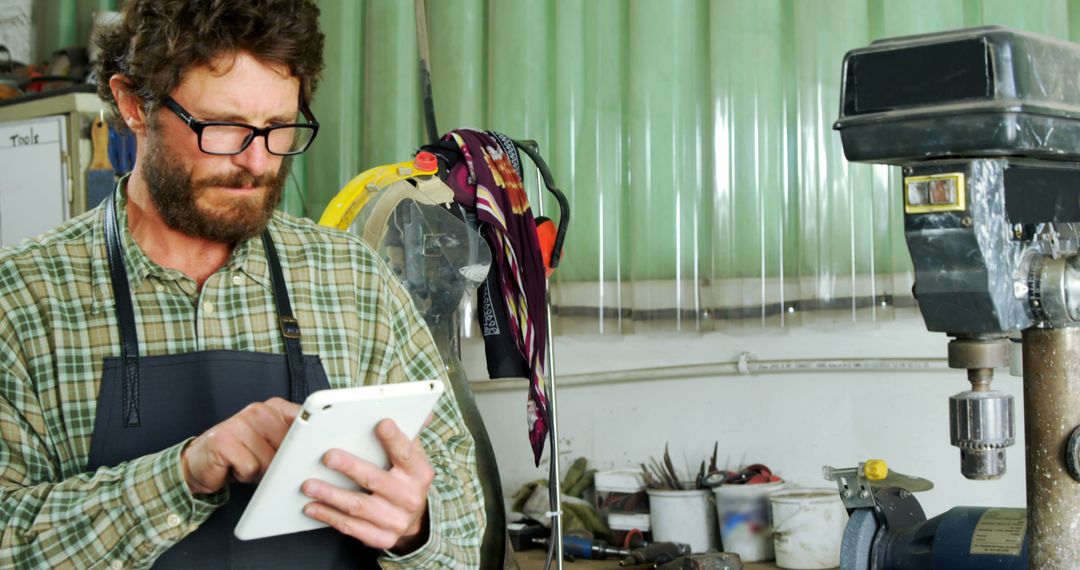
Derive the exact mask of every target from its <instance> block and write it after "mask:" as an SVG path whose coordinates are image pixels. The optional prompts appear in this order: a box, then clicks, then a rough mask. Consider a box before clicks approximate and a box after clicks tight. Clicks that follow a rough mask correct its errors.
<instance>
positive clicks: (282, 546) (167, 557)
mask: <svg viewBox="0 0 1080 570" xmlns="http://www.w3.org/2000/svg"><path fill="white" fill-rule="evenodd" d="M97 41H98V43H99V45H100V47H101V55H100V58H99V60H100V62H101V63H100V65H99V70H98V72H99V73H98V74H99V78H100V79H99V81H100V86H99V94H100V95H101V97H102V98H103V99H104V100H105V101H106V102H107V103H108V104H109V105H110V106H111V107H112V110H113V112H114V115H115V117H116V119H117V122H118V124H119V125H121V126H123V127H126V128H127V129H130V130H131V131H132V132H133V133H134V134H135V137H136V141H137V159H136V163H135V168H134V171H133V172H132V173H131V174H130V176H127V177H125V178H124V179H122V180H121V181H120V182H119V184H118V185H117V188H116V192H115V193H114V195H113V196H112V197H110V198H108V199H106V200H105V201H104V202H103V204H102V205H101V206H99V207H97V208H95V209H94V210H91V211H89V212H87V213H85V214H83V215H81V216H78V217H76V218H73V219H71V220H69V221H68V222H66V223H64V224H63V225H61V226H60V227H58V228H56V229H55V230H52V231H50V232H48V233H46V234H44V235H42V236H40V237H38V238H36V239H33V240H29V241H25V242H23V243H22V244H20V245H18V246H17V247H14V248H11V249H7V250H4V251H2V252H0V320H2V324H3V326H2V327H0V524H2V530H0V533H2V534H0V566H3V567H11V566H15V567H20V568H97V567H111V568H147V567H151V566H153V567H155V568H241V567H242V568H299V567H303V568H338V567H341V568H346V567H348V568H359V567H365V565H374V564H375V563H376V561H377V562H378V563H379V564H381V565H382V566H383V567H386V568H417V567H433V566H441V567H455V568H461V567H469V566H475V565H476V564H477V563H478V557H479V546H480V537H481V536H482V533H483V525H484V516H483V513H484V511H483V499H482V494H481V492H480V487H479V483H478V481H477V479H476V473H475V466H474V459H473V442H472V439H471V437H470V436H469V434H468V432H467V431H466V429H465V428H464V424H463V422H462V420H461V416H460V413H459V411H458V408H457V406H456V404H455V402H454V401H453V397H452V395H451V391H450V390H447V391H446V393H445V395H444V396H443V399H442V400H441V401H440V403H439V405H438V406H437V408H436V411H435V413H434V415H433V419H432V421H431V422H430V424H429V425H428V427H426V428H425V429H424V431H423V432H422V433H421V435H420V436H419V437H418V438H417V439H416V440H409V439H408V438H407V437H406V436H405V435H404V434H403V433H402V432H401V431H400V430H398V428H397V426H395V425H394V423H393V422H392V421H384V422H382V423H380V424H379V426H378V428H377V430H376V433H377V435H378V437H379V438H380V439H381V441H382V442H383V445H384V447H385V448H386V450H387V454H388V456H389V457H390V458H391V463H392V465H391V467H390V468H389V469H383V468H381V466H377V465H373V464H370V463H368V462H365V461H363V460H361V459H359V458H357V457H354V456H352V455H350V454H348V453H345V452H343V451H341V450H330V451H328V452H327V453H326V455H325V456H324V458H323V460H324V463H325V464H326V465H327V467H329V468H331V469H335V470H337V471H340V472H341V473H343V474H345V475H346V476H348V477H349V478H350V479H351V480H353V481H355V482H356V483H357V484H358V485H359V486H360V487H362V488H363V489H366V490H368V492H366V493H361V492H355V491H352V490H347V489H343V488H339V487H336V486H334V485H331V484H329V483H326V482H324V481H320V480H315V479H312V480H308V481H305V482H302V484H301V483H298V491H300V492H303V493H304V494H306V495H307V496H308V497H310V503H309V504H308V505H307V506H306V507H305V510H304V513H305V514H306V515H307V516H310V517H312V518H314V519H316V520H319V521H322V522H325V523H327V524H328V525H329V527H327V528H324V529H321V530H316V531H310V532H305V533H296V534H292V535H286V536H280V537H272V538H266V539H262V540H256V541H250V542H242V541H239V540H237V539H235V538H234V537H233V534H232V533H233V528H234V526H235V524H236V521H237V519H238V518H239V516H240V514H241V513H242V512H243V510H244V507H245V505H246V503H247V501H248V500H249V499H250V497H251V494H252V491H253V487H254V485H253V483H255V482H257V481H258V480H259V478H260V477H261V476H262V475H263V473H264V472H265V471H266V469H267V467H268V465H269V464H270V461H271V460H272V459H273V457H274V454H275V451H276V449H277V447H278V445H279V444H280V442H281V440H282V438H283V437H284V435H285V433H286V431H287V430H288V428H289V425H290V424H291V422H292V421H293V419H294V418H295V416H296V414H297V410H298V409H299V404H300V403H301V402H302V401H303V399H304V397H305V396H306V395H307V394H309V393H310V392H312V391H314V390H319V389H324V388H341V387H350V386H359V385H366V384H379V383H385V382H403V381H416V380H426V379H431V378H441V379H445V372H444V368H443V365H442V363H441V361H440V359H439V356H438V353H437V351H436V349H435V346H434V343H433V342H432V339H431V336H430V333H429V332H428V330H427V329H426V328H425V326H424V324H423V320H422V319H421V318H420V316H419V315H418V313H417V311H416V309H415V308H414V307H413V305H412V303H411V301H410V299H409V296H408V294H407V293H406V292H405V291H404V289H403V288H402V287H401V286H400V285H399V284H398V282H397V281H396V280H395V278H394V277H393V276H392V275H391V274H390V273H389V271H388V270H387V269H386V267H385V266H384V265H383V264H382V263H381V262H380V261H379V260H378V258H377V257H376V256H375V255H374V254H373V253H372V251H371V250H370V249H368V248H366V247H365V246H364V245H363V244H362V243H361V241H360V240H359V239H358V238H356V237H355V236H351V235H349V234H344V233H341V232H338V231H336V230H330V229H326V228H321V227H318V226H316V225H314V224H312V223H311V222H310V221H307V220H302V219H298V218H293V217H290V216H288V215H285V214H283V213H281V212H278V211H276V209H275V208H276V206H277V205H278V202H279V201H280V199H281V195H282V189H283V187H284V183H285V180H286V177H287V173H288V170H289V161H290V160H291V158H292V157H293V156H295V155H297V154H300V153H302V152H304V151H305V150H307V149H308V147H309V146H310V145H311V143H312V142H313V141H314V140H315V135H316V134H317V132H318V122H317V121H316V119H315V117H314V115H313V114H312V112H311V110H310V108H309V104H310V103H311V101H312V98H313V97H314V94H315V89H316V84H317V80H318V77H319V74H320V72H321V70H322V67H323V61H322V51H323V35H322V33H321V32H320V31H319V25H318V9H317V7H316V6H315V5H314V4H313V3H312V2H311V1H310V0H204V1H193V0H130V1H128V2H126V3H125V8H124V15H123V19H122V21H121V22H120V23H119V24H118V25H117V26H115V27H113V28H109V29H106V30H105V31H104V32H103V33H101V34H100V36H99V37H98V38H97Z"/></svg>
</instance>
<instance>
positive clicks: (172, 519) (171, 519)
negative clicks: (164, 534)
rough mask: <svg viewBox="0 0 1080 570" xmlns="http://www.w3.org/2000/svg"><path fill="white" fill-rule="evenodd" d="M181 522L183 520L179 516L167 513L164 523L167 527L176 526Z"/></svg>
mask: <svg viewBox="0 0 1080 570" xmlns="http://www.w3.org/2000/svg"><path fill="white" fill-rule="evenodd" d="M181 522H183V521H181V520H180V516H179V515H177V514H175V513H174V514H171V515H169V516H168V517H167V518H166V519H165V524H167V525H169V528H176V527H178V526H180V523H181Z"/></svg>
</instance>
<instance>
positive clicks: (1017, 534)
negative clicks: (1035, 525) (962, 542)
mask: <svg viewBox="0 0 1080 570" xmlns="http://www.w3.org/2000/svg"><path fill="white" fill-rule="evenodd" d="M1025 531H1027V512H1026V511H1025V510H1024V509H987V511H986V512H985V513H983V515H982V517H980V518H979V522H978V524H976V525H975V533H974V534H972V535H971V554H1005V555H1010V556H1019V555H1020V551H1021V550H1022V549H1023V548H1024V533H1025Z"/></svg>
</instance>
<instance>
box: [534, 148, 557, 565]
mask: <svg viewBox="0 0 1080 570" xmlns="http://www.w3.org/2000/svg"><path fill="white" fill-rule="evenodd" d="M541 177H542V173H541V172H540V167H539V166H537V167H536V207H537V211H538V212H539V213H540V215H541V216H543V215H544V195H543V193H542V186H543V179H542V178H541ZM544 301H545V302H544V311H545V312H546V314H547V355H546V356H547V366H545V367H544V372H546V373H547V382H546V383H545V387H546V388H547V390H546V391H547V399H548V410H549V411H550V412H551V425H550V426H548V428H549V429H550V430H551V434H550V435H551V448H550V450H551V479H552V481H551V489H552V492H553V493H554V495H555V496H554V498H553V500H552V505H551V506H552V516H551V533H552V539H553V540H554V541H555V548H554V554H555V560H554V562H555V567H556V568H558V570H563V529H562V522H563V518H562V485H561V483H560V482H559V477H562V472H561V471H560V469H559V412H558V406H557V404H556V398H555V382H556V379H557V377H558V375H557V374H556V373H555V333H554V329H555V323H554V322H552V320H551V281H550V280H549V279H547V278H546V277H545V278H544Z"/></svg>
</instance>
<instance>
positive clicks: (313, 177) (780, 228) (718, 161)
mask: <svg viewBox="0 0 1080 570" xmlns="http://www.w3.org/2000/svg"><path fill="white" fill-rule="evenodd" d="M115 4H116V2H115V0H93V1H90V0H46V1H41V2H39V3H38V4H35V10H36V13H35V21H36V25H37V33H38V36H37V38H38V39H37V45H38V49H39V53H47V52H48V51H51V49H53V48H55V47H56V46H58V45H63V44H66V43H72V42H82V41H85V39H86V37H87V34H88V30H89V20H90V14H91V13H92V12H94V11H96V10H100V9H108V8H113V7H115ZM319 5H320V7H321V9H322V11H323V17H322V22H323V28H324V32H325V33H326V36H327V52H326V55H327V69H326V73H325V76H324V79H323V82H322V86H321V89H320V92H319V96H318V99H317V101H316V102H315V105H314V109H315V113H316V115H317V116H318V117H319V120H320V121H321V123H322V124H323V125H324V126H323V131H322V133H321V134H320V136H319V140H318V141H317V143H316V145H315V147H314V148H313V149H312V150H311V151H310V152H309V153H308V154H307V155H306V156H305V157H304V159H303V160H300V161H297V168H296V177H295V178H296V183H297V184H294V185H293V186H292V187H291V190H292V191H291V192H290V197H289V202H288V203H287V208H288V209H290V210H292V211H294V212H300V211H303V212H305V213H307V215H309V216H311V217H314V218H317V217H318V216H319V214H320V213H321V210H322V207H323V206H324V205H325V204H326V203H327V202H328V201H329V199H330V198H331V197H332V196H333V195H334V194H335V193H336V192H337V190H338V189H339V188H340V187H341V186H342V185H343V184H344V183H345V182H346V181H347V180H348V179H350V178H351V177H353V176H354V175H356V174H357V173H359V172H360V171H362V170H364V169H366V168H369V167H371V166H375V165H378V164H382V163H387V162H394V161H399V160H404V159H406V158H407V157H408V156H410V155H411V153H412V152H413V150H414V149H415V147H416V146H417V145H418V144H420V143H422V142H424V141H423V128H422V123H421V112H420V97H419V93H418V85H417V79H416V77H417V64H416V59H417V58H416V43H415V33H414V22H413V2H412V1H411V0H322V1H320V2H319ZM428 20H429V22H428V26H429V30H430V36H431V52H432V67H433V71H432V75H433V83H434V92H435V101H436V110H437V114H438V119H439V127H440V129H442V130H444V131H445V130H447V129H450V128H454V127H461V126H475V127H483V128H489V129H495V130H499V131H503V132H506V133H508V134H510V135H511V136H514V137H516V138H528V139H533V140H536V141H538V143H539V145H540V148H541V151H542V153H543V154H544V156H546V157H547V158H548V160H549V162H550V164H551V165H552V167H553V170H554V172H555V175H556V179H557V181H558V182H559V184H560V186H562V187H563V188H564V189H565V190H566V192H567V194H568V196H569V197H570V199H571V201H572V204H573V208H574V215H575V224H574V227H573V228H572V231H571V234H570V236H569V239H568V251H567V258H566V262H565V266H564V269H563V270H562V271H561V272H560V278H561V279H562V280H569V281H585V282H593V281H597V282H623V281H627V280H629V281H641V280H652V279H662V280H672V279H674V280H676V281H683V280H687V281H696V282H703V281H708V280H718V279H724V278H732V277H739V278H750V279H755V278H756V279H766V278H771V277H776V276H785V277H792V276H811V277H813V279H811V280H810V281H811V282H813V285H812V286H811V288H812V289H813V291H802V292H800V293H798V296H803V297H814V298H825V299H828V298H830V297H831V296H833V295H835V290H836V284H835V283H836V280H837V279H848V278H851V279H854V276H856V275H866V274H887V273H890V272H895V271H907V270H908V268H909V266H910V262H909V260H908V259H907V252H906V248H905V247H904V245H903V240H902V235H901V231H900V225H899V224H900V220H901V216H900V211H899V203H898V200H896V199H894V198H895V194H896V193H895V192H894V191H893V190H894V188H892V186H893V185H894V184H895V180H894V175H893V173H891V172H890V171H889V170H887V169H885V168H883V167H869V166H865V165H851V164H848V163H847V162H846V161H845V160H844V158H843V152H842V150H841V147H840V143H839V138H838V137H837V136H836V135H835V134H834V133H833V132H832V130H831V124H832V122H833V120H834V119H835V118H836V113H837V111H836V110H837V107H838V91H839V82H840V64H841V59H842V57H843V54H844V53H845V52H846V51H847V50H849V49H851V48H854V47H859V46H863V45H866V44H868V43H869V42H870V41H871V40H873V39H875V38H879V37H887V36H895V35H903V34H910V33H921V32H928V31H936V30H943V29H950V28H958V27H964V26H975V25H983V24H1003V25H1009V26H1013V27H1017V28H1022V29H1026V30H1030V31H1034V32H1038V33H1043V34H1049V35H1053V36H1057V37H1062V38H1070V37H1071V38H1073V39H1080V0H1038V1H1035V0H1028V1H1024V2H1017V1H1015V0H981V1H980V0H755V1H753V2H746V1H743V0H664V1H659V0H529V1H518V0H428ZM301 188H303V189H304V191H302V192H301Z"/></svg>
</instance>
